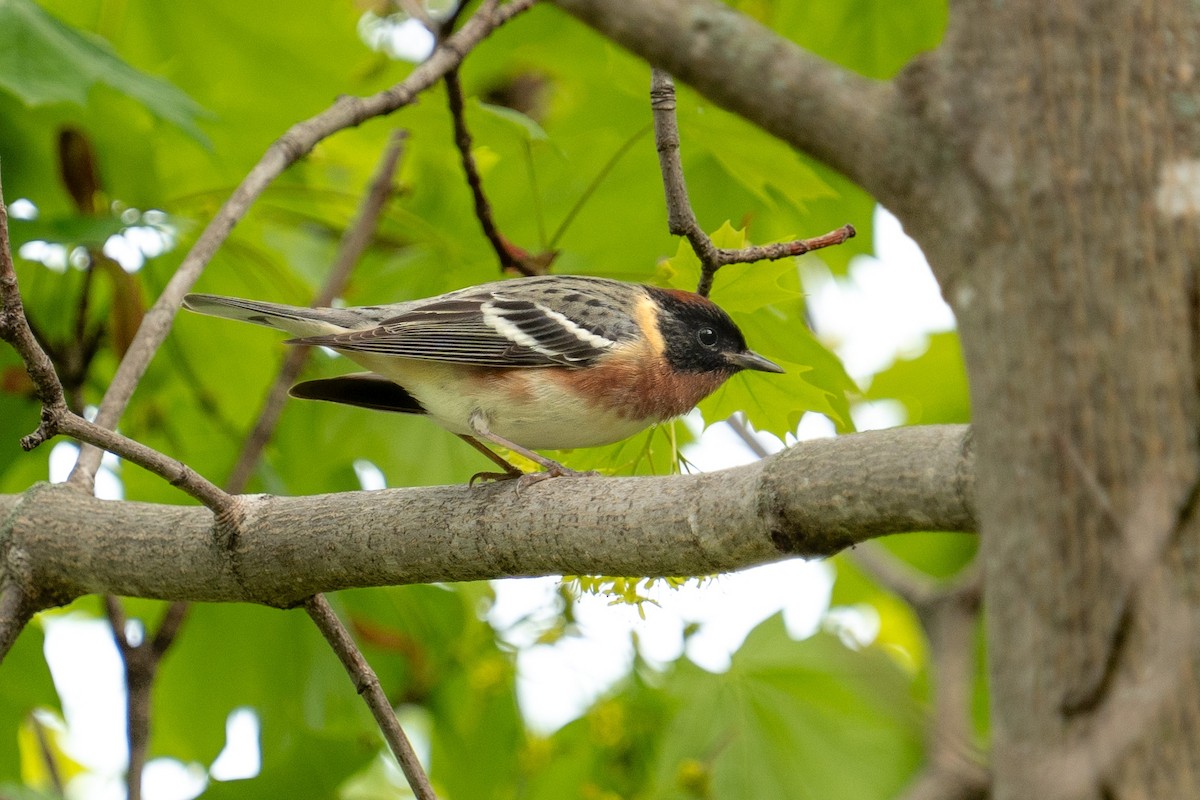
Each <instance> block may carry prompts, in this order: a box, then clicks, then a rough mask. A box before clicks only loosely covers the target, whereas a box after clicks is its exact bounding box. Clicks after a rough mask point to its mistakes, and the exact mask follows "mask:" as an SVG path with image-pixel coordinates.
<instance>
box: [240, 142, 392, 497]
mask: <svg viewBox="0 0 1200 800" xmlns="http://www.w3.org/2000/svg"><path fill="white" fill-rule="evenodd" d="M407 136H408V134H407V133H406V132H405V131H399V130H398V131H396V132H395V133H393V134H392V138H391V139H390V140H389V142H388V145H387V147H386V148H384V151H383V156H382V157H381V158H380V160H379V166H378V167H376V169H375V174H374V176H373V177H372V178H371V183H370V185H369V186H368V188H367V194H366V197H364V198H363V202H362V205H361V206H360V207H359V209H358V214H357V215H356V217H355V219H354V222H353V223H351V225H350V227H349V228H347V229H346V233H345V235H343V236H342V241H341V244H340V245H339V249H338V255H337V260H336V261H334V264H333V267H332V268H331V269H330V270H329V274H328V275H327V276H326V277H325V283H324V285H323V286H322V287H321V291H320V292H318V293H317V296H316V297H314V298H313V302H312V304H313V305H314V306H327V305H329V304H330V303H332V302H333V301H334V299H335V298H337V297H339V296H341V294H342V292H344V291H345V289H346V284H347V283H348V282H349V280H350V272H351V271H352V270H353V269H354V266H355V265H356V264H357V263H358V260H359V259H360V258H362V254H363V252H364V251H365V250H366V249H367V246H368V245H369V244H370V243H371V237H372V236H373V235H374V233H375V228H376V226H377V225H378V224H379V215H380V214H382V213H383V208H384V206H385V205H386V204H387V201H388V199H389V198H390V197H391V196H392V191H393V184H392V181H393V178H394V176H395V173H396V166H397V164H399V162H400V155H401V153H402V152H403V151H404V142H405V141H406V139H407ZM310 349H311V348H308V347H293V348H291V349H289V350H288V354H287V357H286V358H284V361H283V366H281V367H280V368H279V375H278V376H277V377H276V378H275V383H273V384H272V385H271V388H270V389H269V390H268V391H267V396H266V399H265V400H263V407H262V411H261V412H259V415H258V422H256V423H255V424H254V430H252V431H251V432H250V435H249V436H248V437H246V441H245V443H244V444H243V445H242V452H241V454H240V455H239V456H238V460H237V463H235V464H234V465H233V469H232V470H231V471H230V473H229V479H228V480H227V481H226V482H225V488H226V490H227V491H230V492H235V493H236V492H241V491H242V490H243V489H245V488H246V484H247V483H249V481H250V476H251V475H252V474H254V470H255V468H256V467H257V465H258V460H259V458H260V457H261V456H262V452H263V449H264V448H265V447H266V446H267V442H269V441H270V440H271V436H272V435H273V434H274V431H275V426H276V425H277V424H278V422H279V415H280V414H282V413H283V406H284V403H286V402H287V397H288V389H289V388H290V387H291V386H292V384H293V383H295V382H296V378H297V377H298V376H299V375H300V370H301V369H303V368H304V363H305V361H306V360H307V359H308V354H309V351H310Z"/></svg>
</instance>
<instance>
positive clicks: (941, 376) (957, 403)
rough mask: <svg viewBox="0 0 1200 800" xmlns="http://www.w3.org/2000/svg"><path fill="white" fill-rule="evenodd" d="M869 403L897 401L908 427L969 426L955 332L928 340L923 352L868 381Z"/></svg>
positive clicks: (964, 377)
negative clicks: (941, 424)
mask: <svg viewBox="0 0 1200 800" xmlns="http://www.w3.org/2000/svg"><path fill="white" fill-rule="evenodd" d="M866 397H867V399H869V400H885V399H889V400H898V401H900V403H901V404H903V406H904V410H905V412H906V417H905V420H906V421H907V422H908V424H910V425H934V424H938V423H952V422H969V421H970V419H971V407H970V397H969V393H968V387H967V370H966V366H965V364H964V362H963V356H962V346H961V345H960V343H959V339H958V333H957V332H956V331H946V332H944V333H934V334H930V336H929V343H928V346H927V347H926V348H925V352H923V353H921V354H920V355H917V356H912V357H910V358H902V359H898V360H897V361H896V363H894V364H892V366H890V367H888V368H887V369H885V370H884V371H883V372H880V373H879V374H878V375H876V376H875V377H874V378H873V379H872V380H871V386H870V388H869V389H868V390H867V392H866Z"/></svg>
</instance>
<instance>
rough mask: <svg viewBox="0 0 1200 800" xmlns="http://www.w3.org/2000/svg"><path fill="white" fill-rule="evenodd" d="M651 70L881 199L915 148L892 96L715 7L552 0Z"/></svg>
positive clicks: (904, 176) (889, 88) (693, 1)
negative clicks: (675, 80) (667, 75)
mask: <svg viewBox="0 0 1200 800" xmlns="http://www.w3.org/2000/svg"><path fill="white" fill-rule="evenodd" d="M554 2H555V4H556V5H558V6H560V7H562V8H563V9H565V10H566V11H568V12H570V13H571V14H574V15H575V16H577V17H579V18H580V19H581V20H582V21H584V22H586V23H587V24H588V25H591V26H592V27H593V28H595V29H596V30H598V31H600V32H601V33H603V34H604V35H605V36H607V37H608V38H610V39H612V40H613V41H615V42H617V43H618V44H621V45H623V46H624V47H626V48H628V49H629V50H631V51H632V52H634V53H635V54H637V55H639V56H641V57H642V58H644V59H646V60H647V61H648V62H650V64H652V65H653V66H656V67H661V68H662V69H665V70H666V71H667V72H670V73H671V74H672V75H674V76H675V77H677V78H679V79H680V80H682V81H685V82H686V83H688V84H690V85H691V86H693V87H694V88H695V89H696V90H697V91H699V92H700V93H701V94H703V95H704V96H705V97H707V98H709V99H710V100H712V101H713V102H715V103H717V104H718V105H720V106H723V107H724V108H727V109H728V110H730V111H732V112H734V113H735V114H739V115H741V116H743V117H745V118H746V119H748V120H750V121H751V122H753V123H755V124H756V125H759V126H760V127H762V128H764V129H765V130H767V131H768V132H770V133H772V134H774V135H775V136H778V137H779V138H781V139H783V140H784V141H786V142H789V143H791V144H793V145H795V146H796V147H798V148H800V149H802V150H805V151H807V152H809V153H811V154H813V155H814V156H816V157H817V158H819V159H821V160H822V161H824V162H825V163H827V164H829V165H830V166H832V167H834V168H835V169H837V170H839V171H841V172H843V173H844V174H846V175H848V176H849V177H850V178H851V179H853V180H854V181H856V182H857V183H859V184H860V185H862V186H863V187H865V188H866V189H867V190H868V191H870V192H872V193H873V194H875V195H876V196H877V197H880V198H882V199H884V200H886V199H887V198H888V197H890V196H891V195H892V194H894V193H895V191H896V190H899V189H902V188H903V187H904V186H905V185H907V184H908V183H909V182H911V181H910V178H909V175H910V174H911V172H912V171H914V170H915V169H917V166H916V164H915V159H916V155H915V153H916V152H919V151H918V150H917V149H916V145H918V144H921V141H920V139H918V138H917V137H916V135H915V131H914V130H913V126H911V125H910V123H909V122H908V117H907V116H906V115H904V114H903V112H902V111H901V110H900V108H901V105H900V101H899V97H898V93H897V91H896V89H895V88H894V86H893V85H892V84H889V83H884V82H880V81H873V80H870V79H868V78H864V77H862V76H861V75H858V74H856V73H853V72H851V71H849V70H846V69H844V68H842V67H839V66H837V65H835V64H833V63H831V62H829V61H826V60H824V59H821V58H818V57H816V56H814V55H812V54H811V53H808V52H807V51H805V50H803V49H802V48H800V47H799V46H797V45H795V44H793V43H792V42H789V41H787V40H786V39H784V38H783V37H781V36H779V35H777V34H775V33H773V32H772V31H770V30H768V29H767V28H765V27H763V26H762V25H760V24H759V23H757V22H755V21H754V20H752V19H750V18H749V17H748V16H746V15H744V14H742V13H740V12H738V11H735V10H734V9H732V8H730V7H728V6H726V5H724V4H722V3H718V2H715V0H639V2H636V3H630V2H627V0H554Z"/></svg>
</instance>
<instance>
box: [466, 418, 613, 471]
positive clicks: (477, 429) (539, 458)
mask: <svg viewBox="0 0 1200 800" xmlns="http://www.w3.org/2000/svg"><path fill="white" fill-rule="evenodd" d="M468 422H469V424H470V425H471V430H472V432H474V434H475V435H476V436H478V437H479V438H480V439H486V440H487V441H489V442H491V443H492V444H496V445H500V446H501V447H504V448H507V449H509V450H512V451H513V452H514V453H517V454H519V455H522V456H525V458H528V459H529V460H530V461H532V462H534V463H535V464H540V465H541V466H542V467H543V468H544V469H545V472H521V470H519V469H517V468H516V467H514V466H513V465H512V464H509V463H508V462H507V461H505V460H504V459H503V458H501V457H500V456H498V455H496V454H495V453H493V452H492V451H490V450H489V449H488V448H486V447H484V446H483V445H482V444H481V443H480V442H479V441H478V440H476V439H474V438H472V437H470V436H463V435H462V434H459V436H460V437H461V438H462V439H464V440H466V441H467V442H469V443H470V444H471V445H472V446H473V447H475V448H476V449H477V450H479V451H480V452H482V453H486V454H487V456H488V458H490V459H492V461H495V462H496V463H497V464H500V465H503V466H504V468H505V471H504V474H503V475H498V474H495V473H480V474H478V475H475V476H474V477H473V478H471V481H472V482H474V481H475V478H497V479H500V480H507V479H508V478H518V480H519V481H520V486H521V488H524V487H525V486H530V485H532V484H534V483H539V482H541V481H544V480H546V479H547V478H564V477H575V478H577V477H585V476H593V475H596V474H597V473H595V472H580V471H579V470H574V469H571V468H570V467H568V466H565V465H563V464H560V463H558V462H557V461H555V460H554V459H552V458H546V457H545V456H543V455H541V454H539V453H535V452H533V451H532V450H530V449H529V448H527V447H522V446H521V445H519V444H517V443H516V442H510V441H509V440H508V439H505V438H504V437H503V436H497V435H496V434H494V433H492V432H491V431H490V430H488V426H487V421H486V420H485V419H484V418H483V415H482V414H479V413H475V414H472V415H471V418H470V419H469V420H468Z"/></svg>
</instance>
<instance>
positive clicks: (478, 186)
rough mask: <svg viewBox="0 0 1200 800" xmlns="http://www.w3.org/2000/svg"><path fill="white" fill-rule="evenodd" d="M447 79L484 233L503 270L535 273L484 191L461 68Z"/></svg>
mask: <svg viewBox="0 0 1200 800" xmlns="http://www.w3.org/2000/svg"><path fill="white" fill-rule="evenodd" d="M445 81H446V99H447V101H448V103H449V106H450V118H451V119H452V120H453V121H454V144H455V145H456V146H457V147H458V155H459V158H460V160H461V161H462V168H463V172H464V173H466V176H467V185H468V186H470V187H471V197H472V199H473V200H474V203H475V217H476V219H478V220H479V227H480V228H482V229H483V235H484V236H486V237H487V240H488V244H490V245H491V246H492V249H493V250H495V251H496V258H498V259H499V260H500V271H501V272H509V271H513V272H519V273H521V274H522V275H535V274H537V273H536V272H534V271H533V270H531V269H530V268H529V267H528V265H526V264H525V263H524V262H523V261H522V260H521V259H519V258H517V257H516V256H515V255H514V254H513V252H512V249H511V248H510V247H509V244H508V241H507V240H505V238H504V236H503V235H502V234H501V233H500V230H499V229H498V228H497V227H496V220H495V218H494V217H493V216H492V205H491V203H489V202H488V199H487V195H486V194H484V191H483V178H482V177H480V175H479V169H478V168H477V167H476V166H475V156H474V155H472V154H471V132H470V131H469V130H468V129H467V113H466V108H465V105H464V102H463V90H462V81H460V80H459V78H458V70H457V69H452V70H450V71H449V72H447V73H446V77H445Z"/></svg>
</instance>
